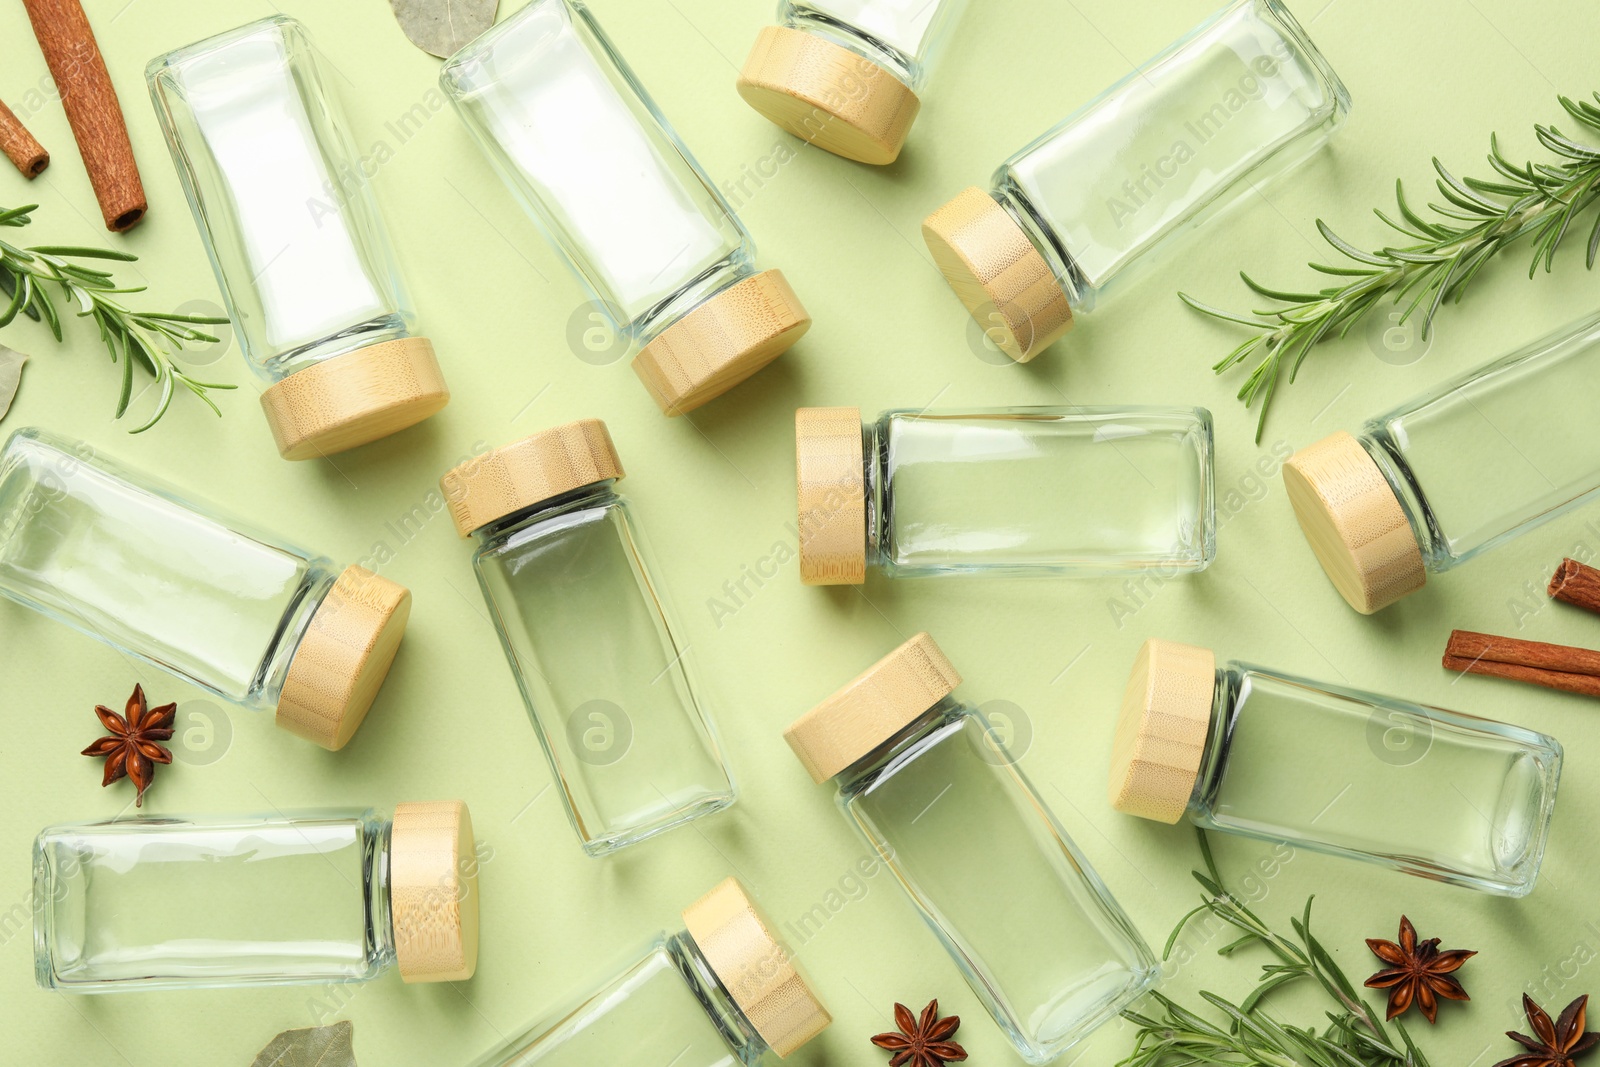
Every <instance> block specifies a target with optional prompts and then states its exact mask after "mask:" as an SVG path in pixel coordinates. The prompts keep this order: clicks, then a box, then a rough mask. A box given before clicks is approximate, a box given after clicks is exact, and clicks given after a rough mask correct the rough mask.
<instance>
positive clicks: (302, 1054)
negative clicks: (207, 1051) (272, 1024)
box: [250, 1019, 356, 1067]
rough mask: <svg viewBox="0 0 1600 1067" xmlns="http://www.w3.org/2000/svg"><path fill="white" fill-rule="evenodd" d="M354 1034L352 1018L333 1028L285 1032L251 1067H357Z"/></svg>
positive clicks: (332, 1026)
mask: <svg viewBox="0 0 1600 1067" xmlns="http://www.w3.org/2000/svg"><path fill="white" fill-rule="evenodd" d="M354 1035H355V1025H354V1024H353V1023H351V1022H350V1021H349V1020H348V1019H346V1020H344V1021H343V1022H337V1023H334V1024H333V1025H331V1026H313V1027H310V1028H309V1029H305V1030H285V1031H284V1032H283V1033H281V1034H279V1035H278V1036H277V1037H275V1038H273V1039H272V1040H271V1042H269V1043H268V1044H267V1047H266V1048H264V1049H262V1050H261V1051H260V1052H259V1053H258V1054H257V1055H256V1058H255V1060H254V1062H252V1063H251V1064H250V1067H356V1050H355V1044H354V1040H353V1038H354Z"/></svg>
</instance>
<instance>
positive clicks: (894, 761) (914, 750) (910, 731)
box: [833, 697, 966, 796]
mask: <svg viewBox="0 0 1600 1067" xmlns="http://www.w3.org/2000/svg"><path fill="white" fill-rule="evenodd" d="M965 714H966V707H965V706H964V705H963V704H961V703H960V702H959V701H957V700H956V699H955V698H954V697H945V698H944V699H943V700H941V701H939V703H937V704H935V705H934V706H933V707H931V708H929V709H928V710H927V711H925V712H923V713H922V714H921V715H919V716H917V717H916V718H915V719H913V720H912V721H911V722H909V723H907V724H906V725H905V726H903V727H901V728H900V729H899V730H897V731H896V732H895V733H894V734H892V735H891V736H889V737H887V738H885V739H884V740H883V741H882V742H881V743H880V744H879V745H878V746H877V747H876V748H874V749H873V750H872V751H870V752H868V753H867V754H866V755H864V756H862V757H861V758H860V759H858V760H856V761H855V762H854V763H852V764H850V766H848V767H846V768H845V769H844V770H842V771H840V772H839V773H838V774H836V775H834V778H833V781H834V784H835V785H836V786H838V788H839V792H840V794H841V795H845V796H849V795H852V794H854V793H857V792H860V791H861V790H862V789H864V788H866V787H867V786H868V785H870V784H871V783H872V782H873V781H875V780H876V779H877V778H878V777H879V776H880V775H881V774H882V773H883V772H884V771H886V770H889V769H891V768H893V767H896V766H898V765H900V764H901V763H903V762H905V761H906V760H910V759H915V758H916V757H917V755H918V754H920V753H921V752H922V750H923V749H924V748H925V747H927V745H928V744H929V743H931V742H932V741H934V740H937V737H936V736H935V735H937V734H938V732H939V730H940V728H941V727H944V726H948V725H949V724H951V723H953V722H955V721H956V720H958V719H960V718H961V717H962V716H964V715H965Z"/></svg>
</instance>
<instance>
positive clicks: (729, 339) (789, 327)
mask: <svg viewBox="0 0 1600 1067" xmlns="http://www.w3.org/2000/svg"><path fill="white" fill-rule="evenodd" d="M809 329H811V316H810V314H808V313H807V312H806V309H805V305H803V304H801V303H800V298H799V297H797V296H795V295H794V290H793V289H791V288H789V283H788V281H787V280H786V279H785V278H784V276H783V272H782V271H778V270H768V271H762V272H761V273H760V274H755V275H752V276H751V277H749V278H746V279H744V280H743V281H740V282H735V283H734V284H733V285H730V286H728V287H727V288H726V289H724V290H722V291H721V292H720V293H717V294H716V295H714V296H712V297H710V298H709V299H707V300H706V301H705V302H704V303H703V304H701V305H699V306H698V307H696V308H695V309H694V310H692V311H690V312H689V313H688V314H687V315H685V316H684V317H683V318H681V319H679V320H678V321H677V322H675V323H673V324H672V325H671V326H669V327H667V328H666V329H665V330H663V331H662V333H661V336H659V337H657V338H656V339H655V340H654V341H651V342H650V343H649V344H648V345H646V346H645V347H644V350H643V351H641V352H640V353H639V354H638V355H637V356H635V357H633V370H634V373H636V374H638V375H639V380H640V381H642V382H644V387H645V388H646V389H648V390H649V391H650V395H651V396H652V397H654V398H655V402H656V405H657V406H658V407H660V408H661V410H662V412H664V413H665V414H667V415H682V414H685V413H686V412H690V411H693V410H694V409H695V408H697V407H699V406H700V405H701V404H704V403H706V402H707V401H710V400H715V399H716V398H717V397H719V396H721V395H722V394H723V393H726V392H727V391H728V390H729V389H732V388H733V387H734V386H736V385H738V384H739V383H740V382H742V381H744V380H745V379H746V378H748V377H750V376H751V375H752V374H754V373H756V372H757V371H759V370H760V369H761V368H763V367H765V366H766V365H767V364H768V363H771V362H772V361H773V360H775V359H777V358H778V357H779V356H781V355H783V353H784V352H785V351H786V350H787V349H788V348H789V346H790V345H792V344H794V343H795V342H796V341H798V340H800V338H801V337H803V336H805V332H806V331H807V330H809Z"/></svg>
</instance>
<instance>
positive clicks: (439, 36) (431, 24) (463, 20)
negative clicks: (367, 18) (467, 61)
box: [389, 0, 500, 59]
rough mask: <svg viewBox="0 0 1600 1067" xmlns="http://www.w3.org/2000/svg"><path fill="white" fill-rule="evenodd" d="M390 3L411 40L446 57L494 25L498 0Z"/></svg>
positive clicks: (405, 1) (401, 1)
mask: <svg viewBox="0 0 1600 1067" xmlns="http://www.w3.org/2000/svg"><path fill="white" fill-rule="evenodd" d="M389 6H390V7H392V8H394V17H395V18H396V19H397V20H399V22H400V28H401V29H402V30H404V31H405V35H406V37H408V38H410V40H411V43H412V44H414V45H416V46H417V47H418V48H420V49H422V50H423V51H424V52H427V53H429V54H431V55H436V56H438V57H439V58H440V59H448V58H449V57H450V56H453V55H455V53H456V52H458V51H460V50H461V47H462V46H463V45H465V44H466V43H467V42H468V41H470V40H472V39H473V38H474V37H477V36H478V35H479V34H480V33H482V32H483V31H484V30H487V29H488V28H489V27H490V26H493V25H494V14H495V10H496V9H497V8H498V7H499V6H500V0H389Z"/></svg>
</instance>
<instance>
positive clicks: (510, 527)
mask: <svg viewBox="0 0 1600 1067" xmlns="http://www.w3.org/2000/svg"><path fill="white" fill-rule="evenodd" d="M616 484H617V481H616V479H615V478H607V479H606V480H604V481H600V482H591V483H590V484H588V485H581V486H579V487H578V488H576V489H573V490H572V491H570V492H566V493H562V494H561V495H559V496H553V497H550V498H549V499H548V500H541V501H539V502H538V503H535V504H529V505H528V506H527V507H525V508H521V509H519V510H517V511H513V512H511V513H509V514H507V515H502V516H501V517H500V518H498V519H496V520H494V521H493V522H491V523H488V524H486V525H484V526H480V527H478V529H476V530H474V531H473V532H472V536H473V537H474V538H476V539H477V541H478V543H479V544H480V545H486V544H488V543H489V542H491V541H495V540H497V539H499V538H501V537H504V536H506V535H507V534H510V533H512V532H514V531H516V530H518V529H521V528H522V527H524V526H527V525H529V524H530V523H535V522H544V521H546V520H548V519H553V518H555V517H556V516H558V515H563V514H566V513H567V512H571V511H579V510H582V509H584V508H590V507H595V506H597V505H603V504H607V503H610V502H611V501H612V500H615V499H616V495H617V494H616V491H615V489H616Z"/></svg>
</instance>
